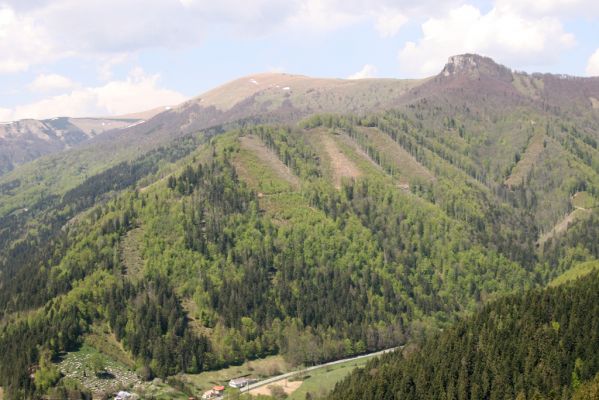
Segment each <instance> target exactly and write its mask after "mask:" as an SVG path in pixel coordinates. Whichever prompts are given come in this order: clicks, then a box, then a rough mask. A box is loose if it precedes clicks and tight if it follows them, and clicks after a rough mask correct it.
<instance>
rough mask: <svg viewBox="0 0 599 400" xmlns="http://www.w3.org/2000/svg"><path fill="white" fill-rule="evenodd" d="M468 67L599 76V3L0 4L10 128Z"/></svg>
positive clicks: (30, 0) (0, 79) (207, 0)
mask: <svg viewBox="0 0 599 400" xmlns="http://www.w3.org/2000/svg"><path fill="white" fill-rule="evenodd" d="M462 53H478V54H482V55H485V56H489V57H491V58H493V59H495V60H496V61H497V62H499V63H502V64H504V65H507V66H508V67H510V68H512V69H514V70H518V71H527V72H551V73H564V74H570V75H577V76H599V1H598V0H466V1H464V0H0V121H13V120H18V119H26V118H36V119H41V118H51V117H58V116H71V117H81V116H107V115H121V114H127V113H131V112H136V111H142V110H147V109H152V108H155V107H159V106H167V105H176V104H178V103H181V102H183V101H185V100H186V99H188V98H190V97H193V96H197V95H199V94H201V93H203V92H205V91H207V90H209V89H211V88H213V87H215V86H218V85H220V84H223V83H225V82H227V81H229V80H233V79H235V78H238V77H241V76H246V75H250V74H252V73H258V72H269V71H270V72H284V73H290V74H302V75H309V76H315V77H331V78H349V79H361V78H369V77H386V78H401V79H405V78H421V77H426V76H431V75H434V74H437V73H438V72H439V71H440V70H441V69H442V68H443V65H444V64H445V62H446V61H447V58H448V57H449V56H451V55H455V54H462Z"/></svg>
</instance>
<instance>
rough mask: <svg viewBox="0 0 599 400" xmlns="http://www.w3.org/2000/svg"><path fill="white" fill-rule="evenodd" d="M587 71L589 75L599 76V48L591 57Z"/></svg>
mask: <svg viewBox="0 0 599 400" xmlns="http://www.w3.org/2000/svg"><path fill="white" fill-rule="evenodd" d="M586 73H587V75H589V76H599V49H597V50H596V51H595V52H594V53H593V54H592V55H591V57H589V61H588V62H587V69H586Z"/></svg>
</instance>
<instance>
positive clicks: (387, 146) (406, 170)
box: [362, 128, 435, 184]
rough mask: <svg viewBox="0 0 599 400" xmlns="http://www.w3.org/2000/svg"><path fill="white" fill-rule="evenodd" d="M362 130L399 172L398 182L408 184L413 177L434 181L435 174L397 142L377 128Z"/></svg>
mask: <svg viewBox="0 0 599 400" xmlns="http://www.w3.org/2000/svg"><path fill="white" fill-rule="evenodd" d="M362 132H363V133H364V134H366V135H367V136H368V139H370V141H371V142H372V144H373V145H374V146H375V147H376V148H377V150H378V151H380V152H381V153H382V155H383V156H384V157H385V159H386V160H388V161H390V162H392V163H393V164H394V166H395V167H396V168H397V171H398V172H399V182H400V184H408V183H409V182H410V181H411V180H413V179H422V180H425V181H435V175H433V173H432V172H431V171H430V170H429V169H428V168H426V167H425V166H424V165H422V164H420V163H419V162H418V161H417V160H416V159H415V158H414V157H413V156H412V155H411V154H410V153H408V152H407V151H406V150H404V148H403V147H401V146H400V145H399V144H397V142H395V141H394V140H393V139H391V138H390V137H389V136H388V135H386V134H384V133H383V132H381V131H380V130H378V129H377V128H363V129H362Z"/></svg>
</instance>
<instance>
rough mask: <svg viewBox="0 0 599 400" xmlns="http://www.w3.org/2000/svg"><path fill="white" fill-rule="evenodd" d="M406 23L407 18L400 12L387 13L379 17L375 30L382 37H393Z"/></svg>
mask: <svg viewBox="0 0 599 400" xmlns="http://www.w3.org/2000/svg"><path fill="white" fill-rule="evenodd" d="M406 22H408V17H406V16H405V15H403V14H402V13H400V12H393V11H387V12H384V13H382V14H381V15H379V17H378V18H377V20H376V24H375V28H376V30H377V31H378V33H379V35H381V36H382V37H393V36H395V35H397V33H398V32H399V31H400V29H401V28H402V27H403V26H404V25H405V23H406Z"/></svg>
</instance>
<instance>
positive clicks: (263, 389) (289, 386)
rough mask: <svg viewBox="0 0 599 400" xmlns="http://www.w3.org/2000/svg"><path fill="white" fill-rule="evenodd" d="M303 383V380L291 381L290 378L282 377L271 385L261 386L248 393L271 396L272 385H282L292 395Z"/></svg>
mask: <svg viewBox="0 0 599 400" xmlns="http://www.w3.org/2000/svg"><path fill="white" fill-rule="evenodd" d="M302 383H303V382H302V381H289V380H288V379H282V380H280V381H277V382H275V383H272V384H270V385H265V386H260V387H259V388H256V389H253V390H250V391H249V392H248V393H249V394H251V395H252V396H259V395H263V396H270V395H271V391H270V387H271V386H280V387H281V388H283V390H284V391H285V393H287V395H290V394H291V393H293V392H295V391H296V390H297V389H298V388H299V387H300V386H301V385H302Z"/></svg>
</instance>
